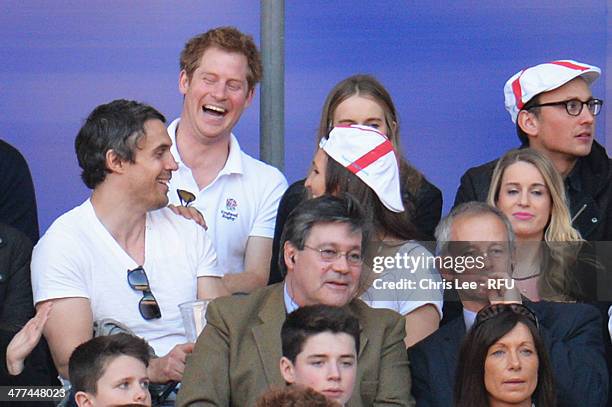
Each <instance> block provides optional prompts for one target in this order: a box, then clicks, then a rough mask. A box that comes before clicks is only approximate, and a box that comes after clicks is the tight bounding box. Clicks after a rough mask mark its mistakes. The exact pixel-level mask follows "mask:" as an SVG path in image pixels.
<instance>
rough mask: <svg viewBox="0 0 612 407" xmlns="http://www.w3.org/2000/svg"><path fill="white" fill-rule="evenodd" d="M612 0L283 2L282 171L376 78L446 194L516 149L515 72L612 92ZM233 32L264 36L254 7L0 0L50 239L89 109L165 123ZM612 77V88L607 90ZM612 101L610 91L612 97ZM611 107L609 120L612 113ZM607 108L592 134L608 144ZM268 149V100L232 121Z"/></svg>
mask: <svg viewBox="0 0 612 407" xmlns="http://www.w3.org/2000/svg"><path fill="white" fill-rule="evenodd" d="M611 9H612V0H608V1H605V0H599V1H595V0H590V1H589V0H587V1H582V2H575V1H568V0H540V1H537V2H534V1H532V0H529V1H527V0H514V1H511V2H503V3H502V2H481V1H454V2H431V1H427V2H425V1H384V2H372V1H361V0H359V1H358V0H339V1H334V2H329V1H322V0H320V1H286V10H285V13H286V19H285V30H286V31H285V41H286V45H285V47H286V48H285V52H286V66H285V72H286V74H285V92H286V97H285V137H286V142H285V145H286V146H287V148H286V156H285V163H286V164H285V166H286V168H285V174H286V176H287V178H288V180H289V181H290V182H292V181H295V180H297V179H299V178H302V177H304V176H305V174H306V171H307V168H308V164H309V162H310V160H311V158H312V153H313V151H314V135H315V131H316V127H317V123H318V119H319V114H320V109H321V107H322V104H323V101H324V99H325V96H326V95H327V93H328V92H329V90H330V89H331V88H332V87H333V85H334V84H335V83H336V82H338V81H339V80H341V79H343V78H345V77H346V76H349V75H352V74H355V73H371V74H373V75H375V76H377V77H378V78H379V79H380V80H381V81H382V82H383V83H384V84H385V85H386V86H387V88H388V89H389V91H390V92H391V94H392V95H393V97H394V100H395V103H396V105H397V108H398V110H399V112H400V123H401V129H402V141H403V148H404V151H405V152H406V154H407V156H408V158H409V160H410V161H411V162H412V163H413V164H414V165H415V166H416V167H417V168H419V169H420V170H422V171H423V172H424V173H425V175H426V176H427V177H428V178H429V179H430V180H431V181H432V182H433V183H435V184H436V185H437V186H438V187H439V188H440V189H442V191H443V193H444V200H445V205H444V207H445V210H444V211H445V212H446V211H447V210H448V209H449V208H450V205H451V204H452V201H453V200H454V196H455V191H456V188H457V185H458V182H459V177H460V176H461V174H462V173H463V172H464V171H465V170H466V169H467V168H468V167H470V166H473V165H476V164H478V163H482V162H484V161H488V160H490V159H493V158H495V157H496V156H498V155H500V154H501V153H503V152H504V151H505V150H506V149H508V148H512V147H514V146H516V145H518V139H517V137H516V135H515V131H514V126H513V124H512V122H511V121H510V118H509V115H508V114H507V113H506V111H505V110H504V107H503V93H502V88H503V84H504V83H505V81H506V80H507V79H508V78H509V77H510V76H511V75H512V74H514V73H515V72H516V71H518V70H519V69H521V68H523V67H526V66H529V65H534V64H537V63H540V62H545V61H549V60H553V59H562V58H572V59H576V60H579V61H582V62H588V63H591V64H595V65H598V66H600V67H601V68H602V69H603V70H604V76H603V77H602V79H600V80H599V81H598V82H597V83H596V84H595V86H594V88H593V91H594V94H595V95H596V96H598V97H601V98H604V99H605V98H606V97H607V96H608V95H612V81H611V80H608V79H607V76H606V75H605V72H606V71H608V70H609V68H612V28H611V27H612V21H611V17H609V16H608V12H609V11H610V10H611ZM219 25H234V26H237V27H238V28H239V29H241V30H243V31H245V32H248V33H251V34H253V36H254V37H255V39H256V41H257V42H258V43H259V31H260V30H259V2H257V1H253V0H250V1H244V0H242V1H238V0H234V1H223V2H220V1H219V2H216V1H206V2H196V1H180V2H179V1H175V2H169V1H129V2H125V1H98V0H95V1H93V0H92V1H87V2H76V1H52V2H48V1H6V0H4V1H3V2H2V12H1V13H0V55H2V63H1V64H0V137H1V138H3V139H5V140H7V141H8V142H9V143H11V144H13V145H15V146H16V147H17V148H19V149H20V150H21V151H22V153H23V154H24V155H25V157H26V159H27V160H28V162H29V164H30V168H31V170H32V175H33V177H34V182H35V186H36V193H37V199H38V208H39V216H40V223H41V232H44V231H45V230H46V229H47V228H48V226H49V225H50V223H51V222H52V221H53V220H54V219H55V218H56V217H58V216H59V215H60V214H62V213H63V212H65V211H67V210H69V209H70V208H72V207H74V206H76V205H77V204H79V203H80V202H81V201H83V200H84V199H85V198H86V197H87V196H88V193H89V191H88V190H87V189H86V188H85V186H84V185H83V184H82V183H81V181H80V178H79V168H78V166H77V163H76V157H75V154H74V148H73V142H74V137H75V135H76V133H77V131H78V129H79V127H80V125H81V123H82V121H83V119H84V118H85V117H86V116H87V114H88V113H89V112H90V111H91V110H92V109H93V108H94V107H95V106H96V105H98V104H101V103H106V102H108V101H110V100H112V99H116V98H127V99H136V100H140V101H143V102H146V103H150V104H152V105H153V106H155V107H156V108H158V109H159V110H161V111H162V112H163V113H164V114H165V115H166V116H167V118H168V119H169V120H172V119H173V118H174V117H176V116H177V115H178V114H179V112H180V109H181V102H182V99H181V96H180V94H179V92H178V90H177V78H178V55H179V53H180V50H181V49H182V47H183V44H184V42H185V41H186V40H187V39H188V38H189V37H191V36H193V35H195V34H197V33H200V32H202V31H206V30H208V29H209V28H212V27H215V26H219ZM606 84H607V86H606ZM608 99H609V100H608V102H609V103H612V98H608ZM606 116H607V117H606ZM606 119H607V121H608V122H610V120H612V109H610V108H609V106H608V105H604V112H603V113H602V114H601V116H600V117H599V123H598V129H597V137H598V139H599V140H600V141H601V142H602V143H604V144H606V135H608V137H607V138H608V139H609V142H608V143H607V144H608V145H612V144H611V143H612V135H609V134H608V133H610V131H607V132H606V126H605V124H606V123H605V122H606ZM235 134H236V135H237V136H238V138H239V140H240V143H241V145H242V147H243V149H245V150H246V151H247V152H248V153H250V154H251V155H254V156H256V157H257V156H258V151H259V150H258V142H259V139H258V138H259V99H257V100H256V101H255V103H254V104H253V106H252V107H251V108H250V109H248V110H247V111H246V112H245V114H244V115H243V117H242V119H241V121H240V123H239V125H238V126H237V128H236V129H235Z"/></svg>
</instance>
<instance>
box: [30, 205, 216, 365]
mask: <svg viewBox="0 0 612 407" xmlns="http://www.w3.org/2000/svg"><path fill="white" fill-rule="evenodd" d="M145 227H146V229H145V262H144V264H143V265H142V266H143V268H144V270H145V272H146V273H147V278H148V280H149V285H150V287H151V292H152V293H153V295H154V296H155V299H156V300H157V303H158V305H159V307H160V310H161V318H159V319H151V320H145V319H144V318H143V317H142V316H141V315H140V311H139V310H138V303H139V302H140V300H141V299H142V292H141V291H137V290H134V289H132V288H131V286H130V285H129V283H128V280H127V271H128V270H132V269H134V268H136V267H137V266H139V265H138V264H136V262H135V261H134V259H132V258H131V257H130V256H129V255H128V254H127V253H126V252H125V251H124V250H123V248H122V247H121V246H120V245H119V244H118V243H117V241H116V240H115V239H114V238H113V236H112V235H111V234H110V233H109V232H108V230H107V229H106V228H105V227H104V225H103V224H102V223H101V222H100V220H99V219H98V218H97V216H96V213H95V211H94V208H93V206H92V204H91V202H90V200H89V199H88V200H87V201H85V202H84V203H83V204H81V205H80V206H77V207H76V208H74V209H72V210H70V211H69V212H66V213H65V214H63V215H62V216H60V217H59V218H58V219H56V220H55V222H53V224H52V225H51V227H50V228H49V230H47V232H46V233H45V234H44V236H43V237H42V238H41V239H40V241H39V242H38V244H37V245H36V247H35V248H34V252H33V253H32V291H33V293H34V303H38V302H41V301H45V300H49V299H56V298H69V297H81V298H87V299H89V302H90V305H91V311H92V314H93V319H94V321H96V320H100V319H103V318H112V319H115V320H117V321H119V322H121V323H123V324H125V325H126V326H127V327H128V328H130V329H131V330H132V331H133V332H134V333H135V334H136V335H138V336H140V337H142V338H144V339H145V340H147V341H148V342H149V344H150V345H151V346H152V347H153V349H155V353H156V355H157V356H164V355H166V354H167V353H168V352H169V351H170V350H171V349H172V348H173V347H174V346H175V345H177V344H179V343H185V342H187V339H186V337H185V329H184V327H183V320H182V318H181V313H180V310H179V308H178V305H179V304H180V303H182V302H185V301H192V300H195V299H196V297H197V279H198V277H203V276H219V277H221V276H222V275H223V274H222V273H221V271H220V270H219V268H218V266H217V259H216V256H215V251H214V249H213V248H212V244H211V242H210V239H208V237H207V236H206V232H205V231H204V229H203V228H201V227H200V226H198V225H197V224H196V223H195V222H193V221H191V220H187V219H184V218H182V217H180V216H178V215H175V214H174V213H172V211H170V210H169V209H168V208H162V209H159V210H156V211H152V212H149V213H147V219H146V226H145Z"/></svg>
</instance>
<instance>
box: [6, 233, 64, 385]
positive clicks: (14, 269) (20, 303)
mask: <svg viewBox="0 0 612 407" xmlns="http://www.w3.org/2000/svg"><path fill="white" fill-rule="evenodd" d="M31 255H32V244H31V243H30V239H28V237H27V236H25V235H24V234H23V233H21V232H20V231H18V230H17V229H15V228H12V227H10V226H7V225H4V224H1V223H0V384H4V385H8V384H11V385H22V386H23V385H29V386H32V385H38V386H49V385H55V386H58V385H59V382H58V381H57V372H56V370H55V367H54V366H53V363H52V361H51V357H50V353H49V349H48V346H47V344H46V342H45V340H44V338H43V339H41V341H40V342H39V344H38V345H37V346H36V347H35V348H34V350H33V351H32V353H31V354H30V356H28V357H27V358H26V360H25V366H24V370H23V372H22V373H21V374H20V375H18V376H10V375H9V374H8V372H7V370H6V347H7V346H8V344H9V342H10V341H11V339H12V338H13V336H14V335H15V334H16V333H17V332H18V331H19V330H20V329H21V328H22V327H23V325H25V323H26V322H28V320H29V319H30V318H31V317H33V316H34V305H33V300H32V286H31V283H30V258H31Z"/></svg>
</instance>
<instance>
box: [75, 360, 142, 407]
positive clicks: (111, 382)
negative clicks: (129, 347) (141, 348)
mask: <svg viewBox="0 0 612 407" xmlns="http://www.w3.org/2000/svg"><path fill="white" fill-rule="evenodd" d="M96 385H97V387H96V394H95V395H94V394H91V393H84V392H78V393H77V403H78V405H79V407H85V406H87V407H107V406H118V405H125V404H130V405H134V404H136V405H143V406H150V405H151V395H150V394H149V378H148V377H147V367H146V366H145V364H144V363H142V362H141V361H140V360H138V359H136V358H134V357H132V356H126V355H121V356H118V357H116V358H115V359H113V360H112V361H111V362H110V363H109V364H108V365H107V366H106V369H104V374H103V375H102V377H100V379H99V380H98V382H97V383H96ZM79 394H81V396H79Z"/></svg>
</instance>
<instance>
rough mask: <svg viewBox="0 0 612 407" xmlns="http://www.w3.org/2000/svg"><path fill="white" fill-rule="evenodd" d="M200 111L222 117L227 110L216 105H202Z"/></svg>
mask: <svg viewBox="0 0 612 407" xmlns="http://www.w3.org/2000/svg"><path fill="white" fill-rule="evenodd" d="M202 111H203V112H204V113H208V114H211V115H213V116H218V117H223V116H225V114H226V113H227V110H226V109H225V108H224V107H221V106H216V105H204V106H202Z"/></svg>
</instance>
